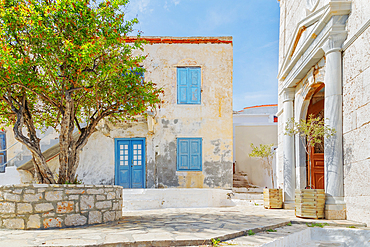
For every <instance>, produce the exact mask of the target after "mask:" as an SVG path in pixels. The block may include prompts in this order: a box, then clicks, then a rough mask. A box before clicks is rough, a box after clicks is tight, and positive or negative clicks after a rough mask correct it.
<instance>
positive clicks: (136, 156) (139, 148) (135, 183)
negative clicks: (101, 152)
mask: <svg viewBox="0 0 370 247" xmlns="http://www.w3.org/2000/svg"><path fill="white" fill-rule="evenodd" d="M115 184H116V185H120V186H122V187H123V188H145V138H128V139H126V138H124V139H115Z"/></svg>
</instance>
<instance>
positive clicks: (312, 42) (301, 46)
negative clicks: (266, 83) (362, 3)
mask: <svg viewBox="0 0 370 247" xmlns="http://www.w3.org/2000/svg"><path fill="white" fill-rule="evenodd" d="M307 1H310V2H309V4H308V5H307V6H308V7H310V6H311V7H314V8H316V7H315V6H314V5H315V4H317V3H316V1H311V0H307ZM350 10H351V1H332V2H329V3H328V4H327V5H325V6H323V7H322V8H320V9H317V10H316V11H314V12H313V13H311V14H309V15H308V16H307V17H306V18H304V19H303V20H301V21H300V22H298V23H297V26H296V28H295V31H294V32H293V37H294V38H293V39H292V40H291V41H290V44H289V47H288V50H287V52H286V54H284V57H285V58H284V60H283V63H282V65H281V67H280V69H279V74H278V78H279V80H280V81H286V82H285V83H284V88H285V87H289V86H294V83H297V79H299V78H300V79H301V77H303V76H304V74H302V75H300V74H297V73H305V72H307V71H304V70H302V66H307V65H308V66H312V65H314V64H315V63H316V62H318V60H319V59H320V58H321V57H322V56H323V51H320V48H321V46H322V43H323V42H324V41H325V40H327V36H328V33H329V32H331V31H335V30H337V25H338V26H340V27H342V26H343V25H344V24H345V23H343V22H345V21H346V20H347V15H348V14H349V13H350ZM335 16H337V18H336V19H333V17H335ZM342 16H345V17H344V18H341V17H342ZM312 58H315V59H314V61H313V60H312ZM299 68H300V69H299Z"/></svg>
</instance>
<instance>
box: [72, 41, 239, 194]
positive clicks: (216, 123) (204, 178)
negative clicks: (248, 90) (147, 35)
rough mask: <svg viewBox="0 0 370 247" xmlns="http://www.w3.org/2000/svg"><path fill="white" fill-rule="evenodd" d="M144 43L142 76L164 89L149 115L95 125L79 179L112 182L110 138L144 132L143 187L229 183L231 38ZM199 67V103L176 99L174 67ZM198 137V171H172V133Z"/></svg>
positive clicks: (174, 145) (174, 143) (174, 151)
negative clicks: (151, 118) (151, 125)
mask: <svg viewBox="0 0 370 247" xmlns="http://www.w3.org/2000/svg"><path fill="white" fill-rule="evenodd" d="M218 39H220V40H222V41H227V42H226V43H222V42H221V43H195V42H193V41H192V42H193V43H181V42H182V40H184V41H186V40H185V39H184V38H176V40H180V41H179V42H180V43H176V44H165V43H155V44H147V45H145V47H144V54H145V55H148V56H147V59H146V60H145V61H144V63H143V66H144V67H145V68H146V70H147V71H146V72H145V80H151V81H153V82H155V83H156V84H157V85H158V87H163V88H164V91H165V92H164V96H163V98H162V100H163V103H162V104H161V108H160V109H157V112H156V113H155V116H154V119H155V121H154V122H155V124H154V133H150V132H149V131H148V125H147V122H146V120H145V119H140V120H139V122H138V123H130V124H120V125H115V126H113V125H112V124H110V123H108V122H102V123H101V124H100V125H99V131H97V132H96V133H94V134H93V135H92V136H91V138H90V139H89V141H88V144H87V145H86V146H85V147H84V149H83V152H82V154H81V156H80V166H79V168H78V170H77V174H78V178H79V179H82V180H83V181H84V183H92V184H98V183H103V184H112V183H114V176H115V174H114V166H115V164H114V163H115V160H114V140H115V138H135V137H145V144H146V157H145V158H146V182H145V184H146V187H147V188H167V187H179V188H231V187H232V156H233V154H232V150H233V147H232V145H233V144H232V143H233V140H232V136H233V135H232V131H233V128H232V58H233V57H232V56H233V55H232V53H233V49H232V43H231V37H219V38H218ZM186 66H196V67H200V68H201V104H200V105H178V104H177V75H176V71H177V67H186ZM189 137H194V138H195V137H196V138H202V171H177V170H176V169H177V168H176V167H177V166H176V165H177V138H189Z"/></svg>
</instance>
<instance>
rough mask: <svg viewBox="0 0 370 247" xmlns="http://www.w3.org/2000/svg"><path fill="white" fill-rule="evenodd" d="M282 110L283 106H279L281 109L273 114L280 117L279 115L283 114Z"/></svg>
mask: <svg viewBox="0 0 370 247" xmlns="http://www.w3.org/2000/svg"><path fill="white" fill-rule="evenodd" d="M283 112H284V108H281V109H280V110H279V111H278V112H277V113H276V115H275V116H277V117H280V115H281V114H283Z"/></svg>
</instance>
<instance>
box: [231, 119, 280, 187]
mask: <svg viewBox="0 0 370 247" xmlns="http://www.w3.org/2000/svg"><path fill="white" fill-rule="evenodd" d="M251 143H253V144H254V145H256V146H259V145H260V144H274V145H276V144H277V125H265V126H235V160H236V164H237V165H236V172H245V173H247V174H248V180H249V182H250V183H252V184H254V185H257V186H261V187H268V188H272V182H271V176H272V174H271V172H270V171H269V169H268V165H267V164H266V162H263V161H262V160H261V159H259V158H252V157H249V154H250V153H251V152H252V148H251V147H250V144H251ZM271 162H272V166H273V167H275V162H274V160H271ZM274 176H275V175H274ZM274 180H275V182H274V184H275V187H276V185H277V184H276V179H275V178H274Z"/></svg>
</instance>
